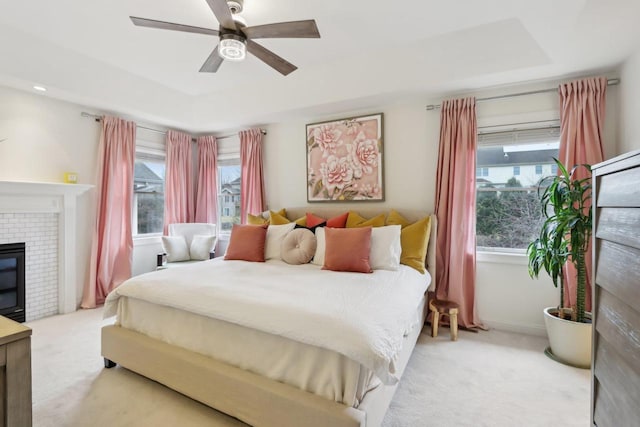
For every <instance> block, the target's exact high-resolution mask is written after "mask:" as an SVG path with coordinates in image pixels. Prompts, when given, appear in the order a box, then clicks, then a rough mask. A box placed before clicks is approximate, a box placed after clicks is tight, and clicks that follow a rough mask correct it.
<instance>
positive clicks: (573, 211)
mask: <svg viewBox="0 0 640 427" xmlns="http://www.w3.org/2000/svg"><path fill="white" fill-rule="evenodd" d="M554 161H555V162H556V164H557V165H558V170H559V172H560V173H559V174H558V175H557V176H549V177H546V178H544V179H543V180H541V181H540V184H539V186H538V194H539V195H540V204H541V207H542V213H543V215H544V218H545V220H544V223H543V225H542V228H541V230H540V236H539V237H538V238H537V239H536V240H534V241H533V242H531V243H530V244H529V247H528V248H527V256H528V259H529V275H530V276H531V277H532V278H537V277H538V275H539V273H540V271H541V270H542V269H544V270H545V271H546V272H547V273H548V274H549V275H550V276H551V279H552V280H553V284H554V286H556V287H558V284H559V285H560V304H559V305H558V307H549V308H546V309H545V310H544V319H545V326H546V328H547V335H548V336H549V342H550V344H551V348H550V349H547V354H549V355H550V356H551V357H553V358H554V359H556V360H559V361H560V362H563V363H566V364H569V365H572V366H576V367H581V368H588V367H589V366H590V364H591V315H590V313H587V312H585V288H586V285H587V269H586V257H587V251H588V249H589V241H590V239H591V227H592V215H591V207H590V201H591V167H590V166H589V165H576V166H574V167H573V168H572V169H571V171H568V170H567V168H566V167H565V166H564V165H562V163H561V162H560V161H558V160H557V159H554ZM580 168H584V169H586V170H587V171H589V176H588V177H587V178H583V179H578V178H577V177H576V171H577V170H578V169H580ZM567 263H572V264H573V266H574V267H575V270H576V279H577V283H576V296H575V299H574V300H575V301H576V303H575V306H573V307H564V306H563V304H564V290H565V283H564V278H563V273H564V270H565V266H566V265H567Z"/></svg>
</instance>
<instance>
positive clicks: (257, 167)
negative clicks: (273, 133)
mask: <svg viewBox="0 0 640 427" xmlns="http://www.w3.org/2000/svg"><path fill="white" fill-rule="evenodd" d="M240 165H241V168H242V169H241V174H242V175H241V182H240V204H241V206H240V216H241V221H242V223H243V224H244V223H245V221H246V220H247V214H248V213H250V214H253V215H257V214H259V213H260V212H262V211H264V207H265V196H264V177H263V172H262V130H260V129H250V130H244V131H242V132H240Z"/></svg>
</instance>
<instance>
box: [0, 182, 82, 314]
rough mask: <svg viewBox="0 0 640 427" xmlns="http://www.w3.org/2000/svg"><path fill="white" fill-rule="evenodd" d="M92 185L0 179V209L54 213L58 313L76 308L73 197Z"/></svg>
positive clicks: (76, 286)
mask: <svg viewBox="0 0 640 427" xmlns="http://www.w3.org/2000/svg"><path fill="white" fill-rule="evenodd" d="M93 187H94V186H93V185H85V184H61V183H52V182H21V181H0V212H2V213H35V212H53V213H57V214H58V221H59V227H58V233H59V235H58V242H59V243H58V311H59V313H70V312H73V311H75V310H76V308H77V301H76V298H77V289H78V288H79V284H78V277H77V274H76V267H75V262H76V260H77V259H78V258H77V248H76V238H77V234H78V230H77V225H76V222H77V221H76V219H77V198H78V196H80V195H81V194H83V193H85V192H87V191H89V190H91V189H92V188H93ZM82 279H84V278H81V280H82Z"/></svg>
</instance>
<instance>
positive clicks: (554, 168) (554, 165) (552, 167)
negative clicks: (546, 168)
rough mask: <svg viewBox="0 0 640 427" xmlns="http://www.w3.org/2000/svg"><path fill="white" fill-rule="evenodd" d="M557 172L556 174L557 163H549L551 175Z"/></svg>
mask: <svg viewBox="0 0 640 427" xmlns="http://www.w3.org/2000/svg"><path fill="white" fill-rule="evenodd" d="M557 174H558V165H556V164H555V163H554V164H552V165H551V175H557Z"/></svg>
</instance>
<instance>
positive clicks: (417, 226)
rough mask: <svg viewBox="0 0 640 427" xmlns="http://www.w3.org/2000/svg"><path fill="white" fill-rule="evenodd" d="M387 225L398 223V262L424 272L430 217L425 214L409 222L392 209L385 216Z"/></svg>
mask: <svg viewBox="0 0 640 427" xmlns="http://www.w3.org/2000/svg"><path fill="white" fill-rule="evenodd" d="M387 225H400V226H401V227H402V231H401V232H400V246H402V254H401V255H400V264H404V265H407V266H409V267H411V268H415V269H416V270H418V271H419V272H420V273H424V272H425V265H424V260H425V258H426V257H427V248H428V247H429V237H430V236H431V217H430V216H426V217H424V218H422V219H421V220H419V221H416V222H414V223H413V224H411V223H410V222H409V221H407V220H406V219H405V218H404V217H403V216H402V215H400V214H399V213H398V212H396V211H394V210H392V211H391V212H390V213H389V217H388V218H387Z"/></svg>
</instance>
